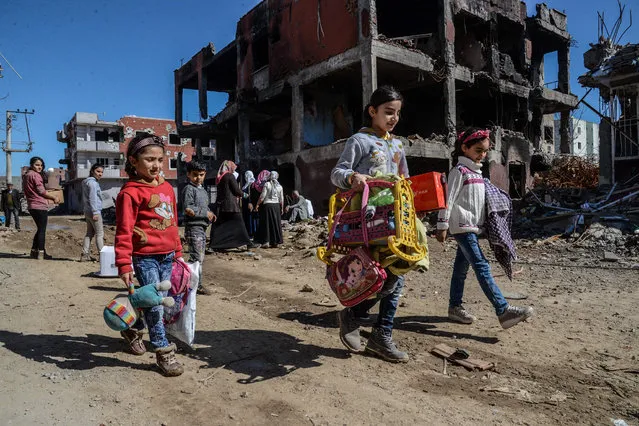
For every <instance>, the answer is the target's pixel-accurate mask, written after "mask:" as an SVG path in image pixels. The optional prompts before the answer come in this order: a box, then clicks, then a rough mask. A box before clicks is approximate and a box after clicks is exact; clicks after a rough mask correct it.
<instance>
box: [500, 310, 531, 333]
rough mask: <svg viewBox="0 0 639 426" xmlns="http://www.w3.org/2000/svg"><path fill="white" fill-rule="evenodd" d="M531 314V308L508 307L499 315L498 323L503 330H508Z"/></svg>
mask: <svg viewBox="0 0 639 426" xmlns="http://www.w3.org/2000/svg"><path fill="white" fill-rule="evenodd" d="M532 314H533V308H531V307H530V306H526V307H523V308H521V307H519V306H512V305H508V307H507V308H506V310H505V311H504V313H503V314H501V315H499V316H498V318H499V323H500V324H501V327H502V328H503V329H507V328H510V327H512V326H514V325H517V324H519V323H520V322H522V321H525V320H527V319H528V318H530V317H531V316H532Z"/></svg>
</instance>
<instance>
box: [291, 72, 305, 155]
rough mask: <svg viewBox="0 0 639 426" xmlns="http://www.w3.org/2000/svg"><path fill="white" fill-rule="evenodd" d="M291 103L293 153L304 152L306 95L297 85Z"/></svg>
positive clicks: (294, 87)
mask: <svg viewBox="0 0 639 426" xmlns="http://www.w3.org/2000/svg"><path fill="white" fill-rule="evenodd" d="M292 89H293V99H292V103H291V142H292V150H293V152H300V151H301V150H302V139H303V137H304V94H303V93H302V88H301V87H300V85H299V84H295V85H293V87H292Z"/></svg>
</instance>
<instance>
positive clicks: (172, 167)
mask: <svg viewBox="0 0 639 426" xmlns="http://www.w3.org/2000/svg"><path fill="white" fill-rule="evenodd" d="M177 167H178V160H177V158H170V159H169V170H177Z"/></svg>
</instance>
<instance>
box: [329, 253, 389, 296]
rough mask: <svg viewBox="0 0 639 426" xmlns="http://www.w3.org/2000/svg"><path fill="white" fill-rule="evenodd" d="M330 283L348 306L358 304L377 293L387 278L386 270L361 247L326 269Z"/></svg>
mask: <svg viewBox="0 0 639 426" xmlns="http://www.w3.org/2000/svg"><path fill="white" fill-rule="evenodd" d="M326 275H327V277H326V278H327V279H328V283H329V285H330V286H331V289H332V290H333V292H334V293H335V295H336V296H337V298H338V299H339V301H340V303H341V304H342V305H344V306H346V307H350V306H354V305H357V304H358V303H360V302H362V301H363V300H366V299H368V298H369V297H371V296H372V295H374V294H377V293H378V292H379V291H380V290H381V288H382V286H383V285H384V281H385V280H386V277H387V276H386V271H385V270H384V269H383V268H382V267H381V266H380V264H379V263H377V262H375V261H374V260H373V259H372V258H371V257H370V255H369V253H368V250H367V249H365V248H364V247H359V248H356V249H353V250H351V251H350V252H349V253H348V254H347V255H346V256H344V257H342V258H341V259H340V260H338V261H337V262H335V263H333V264H332V265H331V266H329V267H328V268H327V271H326Z"/></svg>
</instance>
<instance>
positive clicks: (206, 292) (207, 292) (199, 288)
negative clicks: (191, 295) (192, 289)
mask: <svg viewBox="0 0 639 426" xmlns="http://www.w3.org/2000/svg"><path fill="white" fill-rule="evenodd" d="M197 294H203V295H205V296H210V295H211V294H213V292H212V291H211V290H209V288H208V287H206V286H205V285H204V284H200V285H198V286H197Z"/></svg>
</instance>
